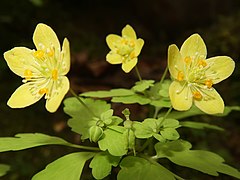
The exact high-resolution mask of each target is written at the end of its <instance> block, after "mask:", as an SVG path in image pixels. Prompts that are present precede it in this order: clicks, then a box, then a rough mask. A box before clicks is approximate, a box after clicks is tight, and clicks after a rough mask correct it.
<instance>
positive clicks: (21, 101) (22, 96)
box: [7, 83, 44, 108]
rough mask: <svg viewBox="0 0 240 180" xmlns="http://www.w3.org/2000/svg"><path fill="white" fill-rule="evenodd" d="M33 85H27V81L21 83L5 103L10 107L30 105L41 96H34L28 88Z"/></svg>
mask: <svg viewBox="0 0 240 180" xmlns="http://www.w3.org/2000/svg"><path fill="white" fill-rule="evenodd" d="M32 87H33V86H31V85H29V83H26V84H23V85H21V86H20V87H19V88H17V89H16V91H15V92H14V93H13V94H12V96H11V97H10V98H9V100H8V102H7V104H8V106H10V107H11V108H24V107H27V106H30V105H32V104H34V103H35V102H37V101H38V100H39V99H41V98H42V96H43V95H44V94H42V95H40V94H39V95H38V96H34V95H32V93H31V92H30V88H32Z"/></svg>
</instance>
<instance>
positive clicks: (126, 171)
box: [117, 156, 175, 180]
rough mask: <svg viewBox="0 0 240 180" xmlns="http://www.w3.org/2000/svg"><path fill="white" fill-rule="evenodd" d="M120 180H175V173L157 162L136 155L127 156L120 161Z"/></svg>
mask: <svg viewBox="0 0 240 180" xmlns="http://www.w3.org/2000/svg"><path fill="white" fill-rule="evenodd" d="M120 167H121V170H120V171H119V173H118V176H117V179H118V180H126V179H131V180H150V179H154V180H163V179H164V180H174V179H175V177H174V176H175V175H174V174H173V173H172V172H170V171H169V170H168V169H166V168H165V167H163V166H161V165H160V164H158V163H157V162H154V163H152V162H149V161H147V160H146V159H143V158H140V157H134V156H128V157H125V158H124V159H123V160H122V161H121V163H120Z"/></svg>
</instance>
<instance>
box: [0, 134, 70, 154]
mask: <svg viewBox="0 0 240 180" xmlns="http://www.w3.org/2000/svg"><path fill="white" fill-rule="evenodd" d="M43 145H65V146H74V145H73V144H71V143H69V142H67V141H65V140H64V139H61V138H59V137H54V136H48V135H46V134H41V133H24V134H17V135H15V137H1V138H0V152H5V151H18V150H22V149H27V148H32V147H37V146H43Z"/></svg>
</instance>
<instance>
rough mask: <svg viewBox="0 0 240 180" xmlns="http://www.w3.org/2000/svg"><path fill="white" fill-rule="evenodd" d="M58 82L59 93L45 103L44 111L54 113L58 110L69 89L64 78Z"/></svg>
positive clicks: (66, 79) (67, 82) (68, 84)
mask: <svg viewBox="0 0 240 180" xmlns="http://www.w3.org/2000/svg"><path fill="white" fill-rule="evenodd" d="M60 82H61V84H59V86H60V87H61V89H59V92H58V93H56V94H54V95H53V97H51V98H50V99H48V100H47V101H46V109H47V110H48V111H49V112H55V111H56V110H57V109H58V107H59V106H60V104H61V102H62V100H63V98H64V96H65V95H66V94H67V92H68V90H69V88H70V83H69V80H68V78H67V77H66V76H63V77H61V81H60Z"/></svg>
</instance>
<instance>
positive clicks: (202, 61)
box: [198, 59, 207, 67]
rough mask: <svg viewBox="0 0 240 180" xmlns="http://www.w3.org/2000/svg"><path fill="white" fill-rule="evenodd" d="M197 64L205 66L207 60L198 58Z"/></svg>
mask: <svg viewBox="0 0 240 180" xmlns="http://www.w3.org/2000/svg"><path fill="white" fill-rule="evenodd" d="M198 65H199V66H202V67H206V66H207V61H206V60H204V59H202V60H199V61H198Z"/></svg>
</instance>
